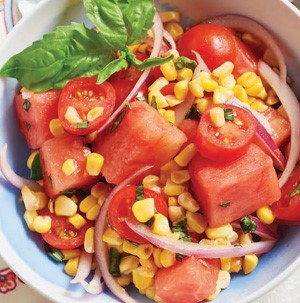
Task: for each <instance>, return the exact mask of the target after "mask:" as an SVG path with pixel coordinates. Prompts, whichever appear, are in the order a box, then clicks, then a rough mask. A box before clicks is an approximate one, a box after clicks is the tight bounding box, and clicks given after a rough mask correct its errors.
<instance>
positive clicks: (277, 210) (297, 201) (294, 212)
mask: <svg viewBox="0 0 300 303" xmlns="http://www.w3.org/2000/svg"><path fill="white" fill-rule="evenodd" d="M271 208H272V211H273V213H274V214H275V216H276V218H277V219H278V220H279V221H285V222H300V165H298V166H297V167H296V169H295V170H294V172H293V173H292V175H291V176H290V178H289V179H288V181H287V182H286V183H285V185H284V186H283V187H282V188H281V198H280V200H279V201H277V202H275V203H273V204H272V206H271Z"/></svg>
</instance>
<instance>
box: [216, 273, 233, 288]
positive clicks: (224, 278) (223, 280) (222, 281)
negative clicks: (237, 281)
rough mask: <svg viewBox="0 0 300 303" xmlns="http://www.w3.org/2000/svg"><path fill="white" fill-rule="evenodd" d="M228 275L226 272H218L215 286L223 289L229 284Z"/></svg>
mask: <svg viewBox="0 0 300 303" xmlns="http://www.w3.org/2000/svg"><path fill="white" fill-rule="evenodd" d="M230 280H231V277H230V274H229V272H228V271H226V270H220V271H219V274H218V280H217V286H218V287H219V288H221V289H225V288H227V287H228V286H229V284H230Z"/></svg>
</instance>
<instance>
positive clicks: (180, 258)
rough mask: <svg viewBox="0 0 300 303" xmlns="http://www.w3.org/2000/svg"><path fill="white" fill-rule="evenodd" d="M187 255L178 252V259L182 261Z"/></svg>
mask: <svg viewBox="0 0 300 303" xmlns="http://www.w3.org/2000/svg"><path fill="white" fill-rule="evenodd" d="M185 257H186V256H185V255H182V254H179V253H177V254H176V260H177V261H179V262H181V261H182V260H183V259H184V258H185Z"/></svg>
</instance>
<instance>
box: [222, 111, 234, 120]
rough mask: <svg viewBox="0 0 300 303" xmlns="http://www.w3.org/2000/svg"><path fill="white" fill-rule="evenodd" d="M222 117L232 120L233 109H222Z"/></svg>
mask: <svg viewBox="0 0 300 303" xmlns="http://www.w3.org/2000/svg"><path fill="white" fill-rule="evenodd" d="M224 118H225V120H226V121H233V119H234V114H233V110H232V109H231V108H225V109H224Z"/></svg>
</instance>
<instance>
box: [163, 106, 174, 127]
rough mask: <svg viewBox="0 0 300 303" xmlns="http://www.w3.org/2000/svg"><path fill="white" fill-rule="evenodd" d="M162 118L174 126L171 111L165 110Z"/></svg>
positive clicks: (172, 112)
mask: <svg viewBox="0 0 300 303" xmlns="http://www.w3.org/2000/svg"><path fill="white" fill-rule="evenodd" d="M164 117H165V119H166V120H168V121H169V122H170V123H171V124H175V112H174V111H173V110H170V109H168V110H166V111H165V112H164Z"/></svg>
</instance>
